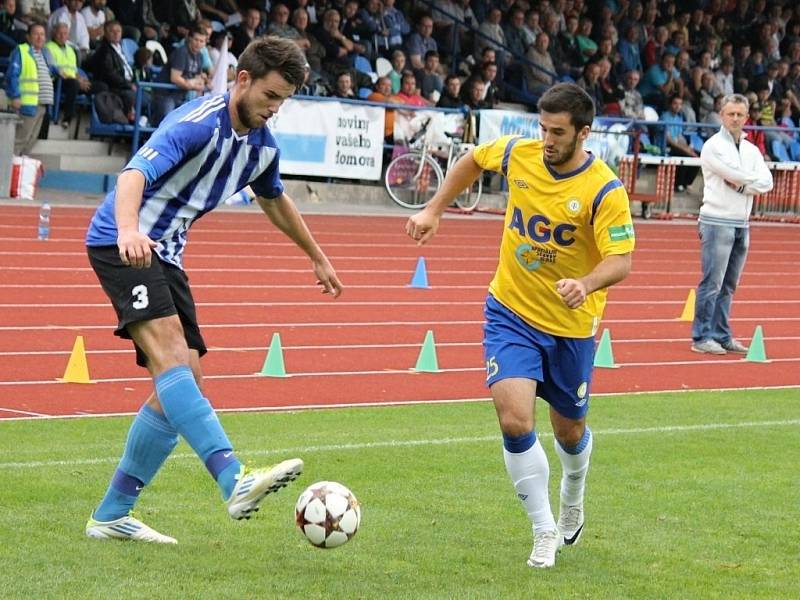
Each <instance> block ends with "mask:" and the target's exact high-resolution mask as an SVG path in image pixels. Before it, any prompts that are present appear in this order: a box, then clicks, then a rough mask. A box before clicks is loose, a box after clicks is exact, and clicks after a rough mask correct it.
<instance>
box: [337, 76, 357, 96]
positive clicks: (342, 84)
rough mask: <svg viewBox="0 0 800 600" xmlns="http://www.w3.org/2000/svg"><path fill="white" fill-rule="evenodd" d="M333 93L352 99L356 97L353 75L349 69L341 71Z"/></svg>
mask: <svg viewBox="0 0 800 600" xmlns="http://www.w3.org/2000/svg"><path fill="white" fill-rule="evenodd" d="M332 95H333V96H336V97H337V98H349V99H350V100H353V99H355V98H356V93H355V90H353V76H352V75H351V74H350V72H349V71H342V72H341V73H339V76H338V77H337V78H336V85H335V87H334V89H333V94H332Z"/></svg>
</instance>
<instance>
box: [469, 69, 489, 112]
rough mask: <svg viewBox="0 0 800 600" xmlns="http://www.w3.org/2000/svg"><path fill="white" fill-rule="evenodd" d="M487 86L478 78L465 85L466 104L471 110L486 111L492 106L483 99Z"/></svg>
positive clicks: (473, 78) (471, 79)
mask: <svg viewBox="0 0 800 600" xmlns="http://www.w3.org/2000/svg"><path fill="white" fill-rule="evenodd" d="M484 88H485V85H484V83H483V81H481V80H480V79H479V78H478V77H472V78H470V79H468V80H467V83H466V84H464V104H465V105H466V107H467V108H468V109H469V110H484V109H487V108H490V106H489V105H488V104H487V103H486V101H485V100H484V99H483V96H484V94H485V89H484Z"/></svg>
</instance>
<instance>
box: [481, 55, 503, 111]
mask: <svg viewBox="0 0 800 600" xmlns="http://www.w3.org/2000/svg"><path fill="white" fill-rule="evenodd" d="M478 77H479V78H480V80H481V81H482V82H483V98H481V100H483V101H484V102H485V103H486V108H494V107H495V106H497V103H498V102H499V101H500V88H499V87H498V86H497V63H495V62H491V61H488V62H485V63H483V64H482V65H481V69H480V71H479V73H478Z"/></svg>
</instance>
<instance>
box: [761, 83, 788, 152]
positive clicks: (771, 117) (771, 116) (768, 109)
mask: <svg viewBox="0 0 800 600" xmlns="http://www.w3.org/2000/svg"><path fill="white" fill-rule="evenodd" d="M756 95H757V97H758V104H759V106H760V107H761V118H760V119H759V120H758V124H759V125H762V126H764V127H777V126H778V118H779V116H778V115H777V114H776V113H777V110H778V106H777V102H775V100H773V98H772V95H771V94H770V91H769V87H767V86H766V85H762V86H761V87H759V88H757V89H756ZM781 99H783V97H781ZM763 133H764V140H765V142H766V148H767V152H768V153H769V154H770V156H772V158H773V160H777V161H786V160H788V159H789V147H790V146H791V144H792V138H791V137H790V136H789V135H787V134H786V133H784V132H783V131H775V130H774V129H772V130H769V129H768V130H765V131H764V132H763Z"/></svg>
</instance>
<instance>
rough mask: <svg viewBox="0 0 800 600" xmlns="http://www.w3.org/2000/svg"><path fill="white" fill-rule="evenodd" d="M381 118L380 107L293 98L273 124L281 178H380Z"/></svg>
mask: <svg viewBox="0 0 800 600" xmlns="http://www.w3.org/2000/svg"><path fill="white" fill-rule="evenodd" d="M383 117H384V108H383V107H382V106H364V105H358V104H349V103H346V102H314V101H308V100H295V99H292V98H289V99H288V100H287V101H286V102H284V104H283V106H281V109H280V111H279V112H278V114H277V115H275V116H274V117H272V119H270V129H271V130H272V133H273V135H274V136H275V139H276V140H277V142H278V146H279V147H280V149H281V165H280V169H281V173H282V174H285V175H312V176H320V177H337V178H342V179H367V180H378V179H380V177H381V168H382V164H381V163H382V156H383Z"/></svg>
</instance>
